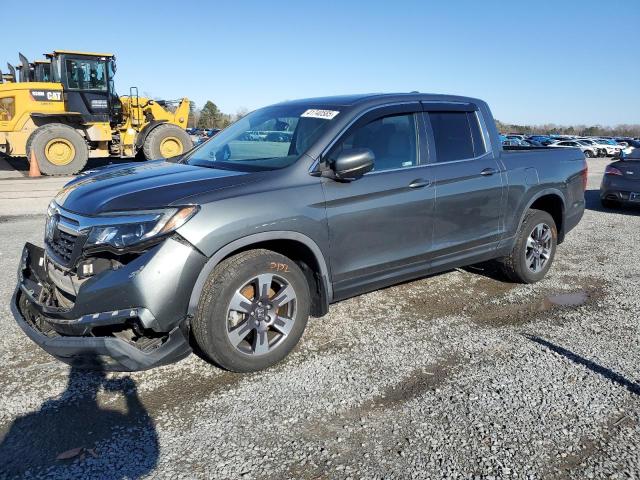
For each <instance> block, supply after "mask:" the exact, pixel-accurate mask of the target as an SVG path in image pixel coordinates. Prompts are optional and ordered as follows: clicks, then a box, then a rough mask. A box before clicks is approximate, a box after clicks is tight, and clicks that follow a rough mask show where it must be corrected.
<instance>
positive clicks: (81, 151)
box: [26, 123, 89, 175]
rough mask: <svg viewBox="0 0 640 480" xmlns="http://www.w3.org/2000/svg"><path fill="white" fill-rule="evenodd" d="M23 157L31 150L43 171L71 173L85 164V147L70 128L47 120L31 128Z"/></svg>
mask: <svg viewBox="0 0 640 480" xmlns="http://www.w3.org/2000/svg"><path fill="white" fill-rule="evenodd" d="M26 150H27V159H28V160H29V161H31V159H32V154H35V158H36V161H37V162H38V167H39V168H40V171H41V172H42V173H43V174H45V175H73V174H75V173H78V172H80V170H82V169H83V168H84V167H85V165H86V164H87V159H88V158H89V149H88V147H87V143H86V142H85V139H84V138H83V137H82V135H80V134H79V133H78V132H77V131H76V130H74V129H73V128H71V127H69V126H67V125H64V124H61V123H51V124H49V125H43V126H42V127H39V128H38V129H37V130H36V131H34V132H33V133H32V134H31V136H30V137H29V140H28V141H27V149H26Z"/></svg>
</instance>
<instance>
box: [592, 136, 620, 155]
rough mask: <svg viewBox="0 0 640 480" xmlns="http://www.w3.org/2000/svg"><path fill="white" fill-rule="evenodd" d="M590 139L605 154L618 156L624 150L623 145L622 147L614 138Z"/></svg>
mask: <svg viewBox="0 0 640 480" xmlns="http://www.w3.org/2000/svg"><path fill="white" fill-rule="evenodd" d="M588 140H591V142H593V143H594V144H595V146H596V147H598V148H600V149H601V150H603V151H604V153H605V155H604V156H608V157H616V156H618V155H619V154H620V152H621V151H622V147H620V145H618V144H617V143H616V142H614V141H613V140H605V139H602V138H590V139H588Z"/></svg>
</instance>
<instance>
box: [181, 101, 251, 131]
mask: <svg viewBox="0 0 640 480" xmlns="http://www.w3.org/2000/svg"><path fill="white" fill-rule="evenodd" d="M247 113H249V111H248V110H247V109H246V108H239V109H238V110H237V111H236V113H223V112H221V111H220V109H219V108H218V106H217V105H216V104H215V103H213V102H212V101H211V100H207V102H206V103H205V104H204V107H202V108H201V109H198V108H197V107H196V105H195V103H194V102H191V109H190V111H189V121H188V124H187V126H188V127H197V128H206V129H211V128H225V127H228V126H229V125H231V124H232V123H233V122H235V121H236V120H239V119H240V118H242V117H244V116H245V115H246V114H247Z"/></svg>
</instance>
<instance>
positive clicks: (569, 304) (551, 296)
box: [471, 279, 604, 327]
mask: <svg viewBox="0 0 640 480" xmlns="http://www.w3.org/2000/svg"><path fill="white" fill-rule="evenodd" d="M575 286H576V287H578V289H577V290H574V291H569V292H561V293H547V294H546V295H545V296H544V297H543V298H538V299H532V301H530V302H527V303H507V304H498V305H492V306H490V307H489V308H486V306H485V307H484V308H482V309H480V310H476V311H475V312H473V311H472V312H471V314H472V318H473V321H474V322H475V323H477V324H480V325H483V326H492V327H504V326H510V325H512V326H515V325H523V324H525V323H528V322H530V321H533V320H535V319H536V318H539V316H540V314H541V313H545V312H548V313H552V312H553V311H554V310H564V309H572V308H577V307H580V306H582V305H588V304H590V303H593V302H594V301H596V300H597V299H598V298H600V297H602V295H603V294H604V292H603V289H604V284H603V283H602V282H600V281H597V280H595V279H590V280H589V281H587V282H584V283H582V284H581V285H575ZM580 287H581V288H580Z"/></svg>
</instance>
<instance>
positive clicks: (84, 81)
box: [65, 58, 107, 91]
mask: <svg viewBox="0 0 640 480" xmlns="http://www.w3.org/2000/svg"><path fill="white" fill-rule="evenodd" d="M65 68H66V70H67V87H68V88H72V89H76V90H102V91H106V90H107V75H106V70H107V69H106V62H105V61H104V60H93V59H80V58H69V59H67V60H66V62H65Z"/></svg>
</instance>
